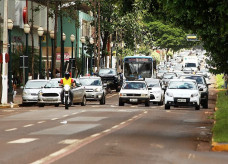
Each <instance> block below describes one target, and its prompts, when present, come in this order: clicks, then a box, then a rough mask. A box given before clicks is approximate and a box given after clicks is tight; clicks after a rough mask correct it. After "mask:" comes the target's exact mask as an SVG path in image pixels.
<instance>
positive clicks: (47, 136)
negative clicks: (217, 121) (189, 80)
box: [0, 89, 228, 164]
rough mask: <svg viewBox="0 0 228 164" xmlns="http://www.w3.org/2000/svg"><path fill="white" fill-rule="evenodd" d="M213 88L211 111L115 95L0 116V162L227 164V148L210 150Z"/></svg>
mask: <svg viewBox="0 0 228 164" xmlns="http://www.w3.org/2000/svg"><path fill="white" fill-rule="evenodd" d="M215 95H216V94H215V91H214V90H212V89H211V92H210V100H209V109H201V110H200V111H195V110H194V108H171V110H168V111H166V110H164V106H157V105H156V104H153V105H151V106H150V107H145V106H144V105H130V104H126V105H125V106H123V107H119V106H118V94H117V93H115V92H114V93H112V94H108V95H107V100H106V104H105V105H99V103H98V102H88V103H87V105H86V106H85V107H82V106H80V105H74V106H72V107H70V108H69V110H64V107H63V106H60V107H54V106H45V107H44V108H39V107H37V106H26V107H20V108H18V109H13V110H12V109H8V110H7V109H5V111H3V113H4V112H5V114H2V115H1V117H0V124H1V126H0V163H1V164H4V163H7V164H8V163H10V164H11V163H17V164H20V163H23V164H24V163H33V164H39V163H56V164H62V163H64V164H71V163H80V164H90V163H91V164H116V163H121V164H122V163H124V164H128V163H129V164H132V163H135V164H145V163H150V164H151V163H153V164H156V163H158V164H174V163H184V164H185V163H187V164H191V163H192V164H195V163H201V164H203V163H205V164H206V163H207V164H214V163H219V164H223V163H224V164H225V163H227V160H228V154H227V153H226V152H211V151H210V139H211V135H212V134H211V128H212V120H210V115H211V113H212V112H213V109H214V105H215Z"/></svg>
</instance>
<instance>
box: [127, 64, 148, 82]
mask: <svg viewBox="0 0 228 164" xmlns="http://www.w3.org/2000/svg"><path fill="white" fill-rule="evenodd" d="M124 76H125V77H126V78H127V79H132V80H135V79H139V78H151V76H152V63H124Z"/></svg>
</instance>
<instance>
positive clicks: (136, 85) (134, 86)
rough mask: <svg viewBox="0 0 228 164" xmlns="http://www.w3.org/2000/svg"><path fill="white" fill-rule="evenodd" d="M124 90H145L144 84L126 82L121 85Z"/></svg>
mask: <svg viewBox="0 0 228 164" xmlns="http://www.w3.org/2000/svg"><path fill="white" fill-rule="evenodd" d="M123 88H124V89H137V90H146V84H145V83H137V82H127V83H125V84H124V85H123Z"/></svg>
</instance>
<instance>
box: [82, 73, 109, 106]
mask: <svg viewBox="0 0 228 164" xmlns="http://www.w3.org/2000/svg"><path fill="white" fill-rule="evenodd" d="M79 82H80V83H81V84H82V85H83V86H84V87H85V90H86V100H88V101H100V104H101V105H104V104H105V96H106V92H105V89H104V87H103V85H102V81H101V78H100V77H94V76H93V77H92V76H87V77H81V78H79Z"/></svg>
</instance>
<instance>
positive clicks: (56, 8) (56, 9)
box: [52, 2, 59, 78]
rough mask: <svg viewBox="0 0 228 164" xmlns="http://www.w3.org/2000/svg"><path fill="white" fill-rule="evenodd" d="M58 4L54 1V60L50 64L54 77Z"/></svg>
mask: <svg viewBox="0 0 228 164" xmlns="http://www.w3.org/2000/svg"><path fill="white" fill-rule="evenodd" d="M58 6H59V3H58V2H56V3H55V27H54V34H55V36H54V52H53V53H54V57H53V59H54V61H52V64H53V77H54V78H55V77H56V47H57V25H58V14H59V13H58Z"/></svg>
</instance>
